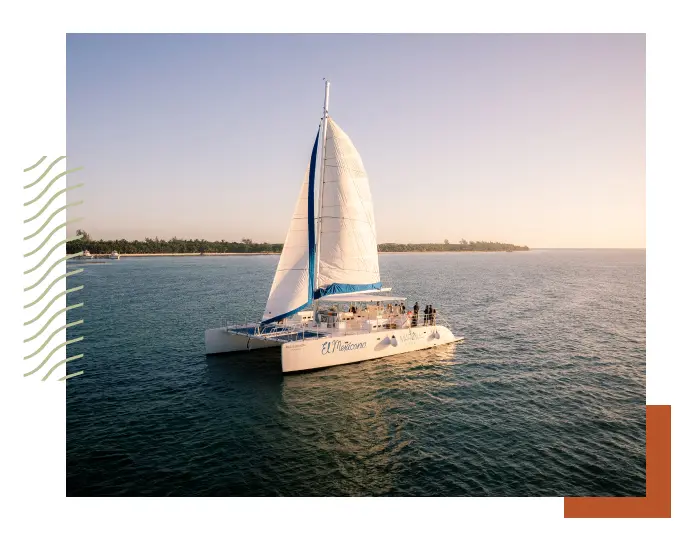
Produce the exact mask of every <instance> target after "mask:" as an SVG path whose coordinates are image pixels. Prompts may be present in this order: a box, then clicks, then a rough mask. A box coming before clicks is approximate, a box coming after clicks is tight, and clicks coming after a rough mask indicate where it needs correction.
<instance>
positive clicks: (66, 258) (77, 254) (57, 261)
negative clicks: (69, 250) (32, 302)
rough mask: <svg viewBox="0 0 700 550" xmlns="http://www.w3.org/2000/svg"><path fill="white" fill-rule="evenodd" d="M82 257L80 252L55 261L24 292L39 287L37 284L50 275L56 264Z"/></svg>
mask: <svg viewBox="0 0 700 550" xmlns="http://www.w3.org/2000/svg"><path fill="white" fill-rule="evenodd" d="M82 255H83V253H82V252H76V253H75V254H68V255H66V256H64V257H63V258H60V259H58V260H56V261H55V262H54V263H53V265H52V266H51V267H50V268H48V269H47V270H46V273H44V276H43V277H42V278H41V279H39V280H38V281H37V282H36V283H34V284H33V285H32V286H28V287H26V288H25V289H24V291H25V292H27V291H28V290H31V289H33V288H34V287H35V286H37V285H39V283H41V281H43V280H44V279H46V277H48V276H49V273H51V270H52V269H53V268H54V267H56V266H57V265H58V264H60V263H61V262H65V261H66V260H70V259H71V258H75V257H76V256H82Z"/></svg>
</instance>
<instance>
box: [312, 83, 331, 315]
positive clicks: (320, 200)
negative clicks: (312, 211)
mask: <svg viewBox="0 0 700 550" xmlns="http://www.w3.org/2000/svg"><path fill="white" fill-rule="evenodd" d="M324 80H325V79H324ZM330 90H331V83H330V82H328V80H326V96H325V100H324V102H323V121H322V124H323V133H322V138H321V177H320V180H321V181H320V183H321V185H320V186H319V192H318V226H317V227H316V269H315V270H314V292H315V291H316V290H317V289H318V269H319V262H320V257H321V255H320V254H319V250H320V245H321V223H322V217H321V216H322V214H323V187H324V183H325V181H324V172H325V167H326V133H327V131H328V99H329V96H330ZM317 311H318V302H316V301H314V318H315V317H316V312H317Z"/></svg>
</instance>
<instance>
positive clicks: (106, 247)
mask: <svg viewBox="0 0 700 550" xmlns="http://www.w3.org/2000/svg"><path fill="white" fill-rule="evenodd" d="M76 236H77V237H80V238H78V239H75V240H72V241H69V242H68V243H67V244H66V252H67V253H68V254H76V253H78V252H80V251H81V250H85V249H87V250H89V251H90V252H91V253H92V254H110V253H111V252H112V251H113V250H116V251H117V252H119V253H120V254H185V253H190V254H207V253H210V254H216V253H218V254H222V253H233V252H235V253H249V254H250V253H256V254H279V253H280V252H282V247H283V244H282V243H266V242H265V243H255V242H253V241H252V240H251V239H241V241H240V242H238V241H234V242H229V241H225V240H221V241H205V240H202V239H178V238H177V237H173V238H172V239H170V240H167V241H166V240H163V239H159V238H158V237H156V238H155V239H151V238H146V239H145V240H143V241H127V240H126V239H118V240H109V241H105V240H102V239H100V240H92V239H91V238H90V235H89V234H88V233H86V232H85V231H83V230H82V229H79V230H78V231H77V232H76ZM377 248H378V250H379V252H445V251H449V252H459V251H478V252H490V251H494V252H495V251H506V252H513V251H516V250H529V248H528V247H527V246H516V245H513V244H508V243H497V242H486V241H466V240H464V239H462V240H461V241H460V242H459V243H456V244H450V242H449V241H447V240H445V241H444V242H443V243H423V244H399V243H383V244H380V245H378V247H377Z"/></svg>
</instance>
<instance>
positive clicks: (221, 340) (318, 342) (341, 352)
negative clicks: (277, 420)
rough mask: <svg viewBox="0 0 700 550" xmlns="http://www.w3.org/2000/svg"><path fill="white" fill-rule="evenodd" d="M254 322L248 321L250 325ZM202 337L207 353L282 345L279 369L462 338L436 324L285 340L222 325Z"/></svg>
mask: <svg viewBox="0 0 700 550" xmlns="http://www.w3.org/2000/svg"><path fill="white" fill-rule="evenodd" d="M253 326H254V325H251V328H252V327H253ZM282 336H283V335H282ZM204 340H205V346H206V353H207V354H216V353H229V352H234V351H249V350H255V349H260V348H272V347H280V346H281V347H282V371H283V372H298V371H304V370H312V369H320V368H324V367H332V366H334V365H344V364H347V363H356V362H358V361H368V360H370V359H379V358H382V357H388V356H390V355H397V354H399V353H407V352H410V351H416V350H421V349H427V348H432V347H436V346H440V345H444V344H451V343H453V342H459V341H460V340H463V338H456V337H455V336H454V335H453V334H452V332H451V331H450V330H449V329H448V328H447V327H444V326H441V325H438V326H418V327H413V328H404V329H394V330H380V331H372V332H366V333H359V334H351V335H344V334H342V333H334V332H332V331H329V332H328V333H327V334H324V335H323V336H321V337H314V338H306V339H297V340H294V341H290V342H286V343H284V342H283V341H281V340H280V339H279V338H277V339H270V338H265V337H261V336H256V335H254V334H253V335H246V334H240V333H235V332H231V331H228V330H227V329H226V328H223V327H222V328H213V329H209V330H207V331H206V332H205V334H204Z"/></svg>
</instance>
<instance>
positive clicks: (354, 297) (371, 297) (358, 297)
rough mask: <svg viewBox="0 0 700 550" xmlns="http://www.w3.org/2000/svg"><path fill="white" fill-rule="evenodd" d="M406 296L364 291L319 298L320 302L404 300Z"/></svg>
mask: <svg viewBox="0 0 700 550" xmlns="http://www.w3.org/2000/svg"><path fill="white" fill-rule="evenodd" d="M405 300H406V298H403V297H401V296H377V295H376V294H369V293H366V292H363V293H361V294H335V295H331V296H324V297H323V298H319V299H318V301H319V302H403V301H405Z"/></svg>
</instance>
